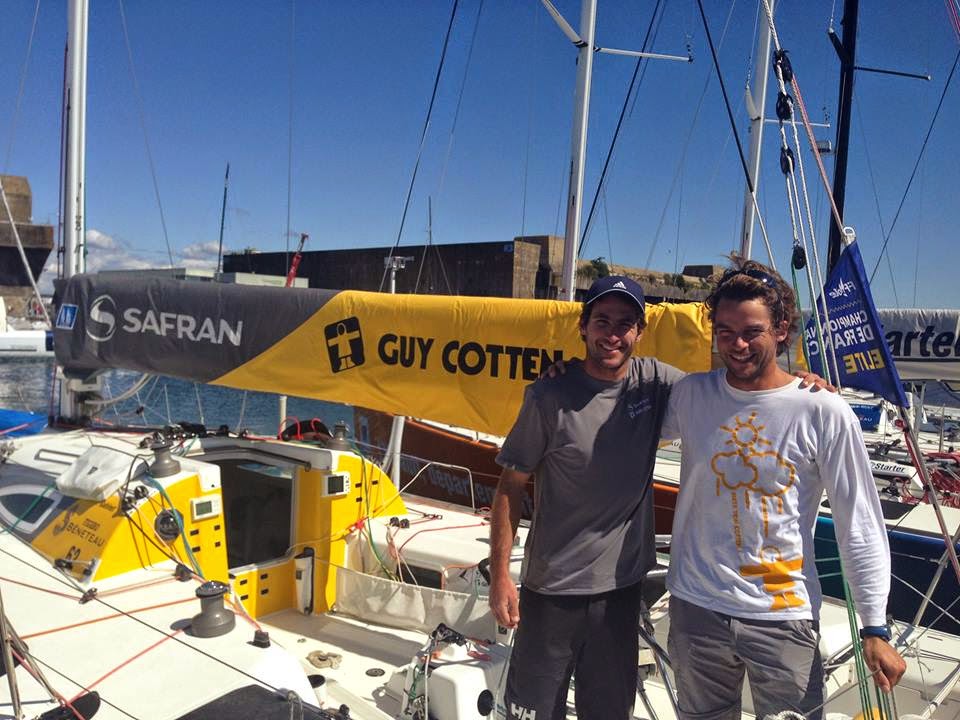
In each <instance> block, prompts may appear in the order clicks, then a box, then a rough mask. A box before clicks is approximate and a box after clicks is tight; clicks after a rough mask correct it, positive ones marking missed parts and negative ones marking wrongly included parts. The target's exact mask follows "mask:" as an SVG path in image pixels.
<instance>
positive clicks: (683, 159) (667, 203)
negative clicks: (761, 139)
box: [644, 0, 737, 268]
mask: <svg viewBox="0 0 960 720" xmlns="http://www.w3.org/2000/svg"><path fill="white" fill-rule="evenodd" d="M736 6H737V3H736V0H734V2H732V3H730V9H729V10H728V11H727V19H726V21H725V22H724V24H723V30H722V31H721V33H720V43H719V47H721V48H722V47H723V44H724V42H725V41H726V39H727V30H728V29H729V28H730V20H731V19H732V18H733V11H734V8H736ZM711 78H712V75H711V74H709V73H708V74H707V77H706V79H705V80H704V81H703V89H701V90H700V97H699V98H698V100H697V107H696V108H695V109H694V111H693V119H692V120H691V121H690V129H689V130H687V138H686V140H685V141H684V143H683V150H681V151H680V160H679V162H678V163H677V167H676V169H675V170H674V172H673V179H671V181H670V190H669V192H667V199H666V201H665V202H664V204H663V210H661V211H660V219H659V220H658V221H657V229H656V231H655V232H654V233H653V243H652V244H651V246H650V252H649V253H647V260H646V263H645V264H644V267H645V268H649V267H650V265H651V263H652V262H653V254H654V253H655V252H656V251H657V245H658V244H659V242H660V233H661V232H662V231H663V225H664V223H665V222H666V219H667V209H668V207H669V206H670V202H671V200H673V193H674V190H676V187H677V183H678V182H679V180H680V175H681V174H682V172H683V167H684V165H685V164H686V160H687V151H688V150H689V149H690V143H691V142H692V141H693V132H694V130H695V129H696V126H697V122H698V121H699V119H700V111H701V110H702V109H703V102H704V100H705V99H706V97H707V90H708V89H709V87H710V80H711ZM729 141H730V136H729V135H727V141H726V142H725V143H724V146H723V149H722V150H721V151H720V153H719V155H723V150H726V147H727V142H729ZM717 167H718V168H719V157H718V165H717ZM714 176H716V174H714ZM712 183H713V180H712V179H711V181H710V183H709V184H710V185H712ZM707 194H708V195H709V186H708V192H707Z"/></svg>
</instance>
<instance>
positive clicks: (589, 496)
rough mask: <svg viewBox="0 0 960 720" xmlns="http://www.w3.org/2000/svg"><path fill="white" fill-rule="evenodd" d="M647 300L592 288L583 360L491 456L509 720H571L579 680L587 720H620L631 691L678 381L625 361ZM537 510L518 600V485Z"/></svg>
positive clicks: (544, 393) (495, 590) (496, 608)
mask: <svg viewBox="0 0 960 720" xmlns="http://www.w3.org/2000/svg"><path fill="white" fill-rule="evenodd" d="M644 309H645V303H644V297H643V288H641V287H640V285H639V284H638V283H637V282H635V281H634V280H631V279H630V278H628V277H622V276H608V277H604V278H600V279H599V280H597V281H596V282H594V283H593V285H592V286H591V287H590V289H589V291H588V292H587V295H586V297H585V299H584V303H583V309H582V312H581V315H580V323H579V325H580V335H581V337H582V338H583V341H584V352H585V360H584V362H582V363H571V364H570V365H568V366H567V368H566V371H565V372H564V373H563V374H558V375H557V376H556V377H543V378H541V379H539V380H538V381H536V382H535V383H533V384H531V385H530V386H529V387H528V388H527V391H526V395H525V397H524V401H523V406H522V407H521V409H520V412H519V415H518V417H517V421H516V423H515V424H514V426H513V429H512V430H511V431H510V434H509V435H508V436H507V438H506V440H505V441H504V444H503V448H502V450H501V451H500V454H499V455H498V456H497V462H498V463H499V464H500V465H501V466H503V472H502V474H501V476H500V483H499V485H498V487H497V494H496V497H495V499H494V502H493V510H492V512H491V528H490V544H491V548H490V571H491V586H490V606H491V610H492V611H493V614H494V616H495V617H496V618H497V621H498V622H499V623H500V624H501V625H503V626H505V627H516V628H517V632H516V636H515V638H514V647H513V654H512V658H511V663H510V671H509V674H508V676H507V684H506V694H505V705H506V710H507V717H508V718H514V719H516V720H523V719H524V718H534V717H535V718H536V719H537V720H552V719H553V718H563V717H565V716H566V702H567V689H568V687H569V683H570V677H571V674H575V675H576V706H577V716H578V717H579V718H581V720H591V719H594V718H596V719H601V718H602V720H627V718H629V717H630V716H631V714H632V709H633V702H634V697H635V693H636V686H637V654H638V648H637V626H638V621H639V609H640V584H641V581H642V580H643V578H644V576H645V575H646V573H647V571H648V570H649V569H650V568H652V567H653V566H654V564H655V535H654V520H653V489H652V487H651V486H652V482H653V465H654V459H655V453H656V450H657V442H658V440H659V438H660V425H661V422H662V421H663V416H664V413H665V412H666V407H667V400H668V397H669V395H670V388H671V386H672V385H673V383H674V382H675V381H677V380H679V379H680V378H681V377H682V376H683V373H682V372H680V371H679V370H677V369H676V368H673V367H671V366H670V365H666V364H664V363H662V362H660V361H659V360H656V359H654V358H641V357H633V347H634V345H635V344H636V342H637V340H639V339H640V337H641V336H642V335H643V329H644V327H645V326H646V320H645V317H644ZM534 471H535V472H536V486H535V491H536V503H535V509H534V517H533V521H532V524H531V529H530V534H529V535H528V537H527V542H526V546H525V554H524V562H523V572H522V576H523V584H522V588H521V590H520V592H519V593H518V592H517V589H516V587H515V586H514V584H513V580H512V579H511V577H510V574H509V571H508V567H509V560H510V551H511V548H512V547H513V538H514V535H515V534H516V529H517V525H518V523H519V520H520V507H521V502H522V497H523V491H524V486H525V485H526V483H527V482H528V481H529V480H530V477H531V475H532V474H533V473H534Z"/></svg>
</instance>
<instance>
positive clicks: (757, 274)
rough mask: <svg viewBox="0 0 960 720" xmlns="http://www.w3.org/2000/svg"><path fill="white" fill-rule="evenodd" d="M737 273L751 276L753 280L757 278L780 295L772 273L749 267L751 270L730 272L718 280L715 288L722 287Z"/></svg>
mask: <svg viewBox="0 0 960 720" xmlns="http://www.w3.org/2000/svg"><path fill="white" fill-rule="evenodd" d="M738 275H746V276H747V277H748V278H753V279H754V280H757V281H758V282H761V283H763V284H764V285H766V286H767V287H769V288H772V289H773V290H774V292H776V293H777V296H778V297H779V296H780V288H779V287H778V286H777V280H776V278H774V277H773V275H770V274H768V273H765V272H763V270H752V269H751V270H737V271H736V272H732V273H730V274H729V275H727V276H726V277H724V278H723V279H722V280H720V282H719V284H718V285H717V289H719V288H721V287H723V286H724V285H726V284H727V283H728V282H730V281H731V280H733V278H735V277H737V276H738Z"/></svg>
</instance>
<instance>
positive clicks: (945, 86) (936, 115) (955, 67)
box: [870, 50, 960, 282]
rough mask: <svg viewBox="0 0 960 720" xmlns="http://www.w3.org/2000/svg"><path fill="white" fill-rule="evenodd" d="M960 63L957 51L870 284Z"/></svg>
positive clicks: (872, 273)
mask: <svg viewBox="0 0 960 720" xmlns="http://www.w3.org/2000/svg"><path fill="white" fill-rule="evenodd" d="M958 62H960V50H957V55H956V57H955V58H954V59H953V67H952V68H950V75H949V76H948V77H947V81H946V82H945V83H944V84H943V92H941V93H940V101H939V102H938V103H937V109H936V110H935V111H934V113H933V118H932V119H931V120H930V127H928V128H927V134H926V136H924V138H923V144H922V145H921V146H920V153H919V154H918V155H917V161H916V163H914V165H913V171H912V172H911V173H910V179H909V180H907V186H906V187H905V188H904V189H903V197H901V198H900V205H898V206H897V212H896V214H895V215H894V216H893V222H892V223H891V224H890V232H888V233H887V234H886V237H884V239H883V245H882V246H881V248H880V254H879V255H878V256H877V262H876V264H875V265H874V266H873V270H872V271H871V273H870V282H873V277H874V275H876V274H877V268H878V267H879V266H880V258H882V257H883V254H884V253H885V252H886V251H887V243H889V242H890V236H891V235H893V229H894V228H895V227H896V226H897V220H899V219H900V211H901V210H903V204H904V202H906V199H907V195H908V194H909V193H910V186H911V185H913V179H914V178H915V177H916V175H917V168H919V167H920V161H921V160H923V153H924V152H925V151H926V149H927V142H928V141H929V140H930V135H931V134H932V133H933V128H934V126H935V125H936V124H937V118H938V117H939V116H940V110H941V108H943V101H944V98H946V96H947V90H949V89H950V82H951V81H952V80H953V76H954V74H955V73H956V71H957V63H958Z"/></svg>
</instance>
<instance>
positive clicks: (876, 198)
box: [853, 97, 900, 309]
mask: <svg viewBox="0 0 960 720" xmlns="http://www.w3.org/2000/svg"><path fill="white" fill-rule="evenodd" d="M853 106H854V108H856V111H857V124H858V125H859V126H860V136H861V137H862V138H863V143H862V145H863V152H864V156H865V157H866V160H867V173H868V174H869V175H870V186H871V187H872V188H873V202H874V205H875V206H876V208H877V222H878V223H879V224H880V236H881V237H883V236H885V235H886V234H887V231H886V230H885V229H884V227H883V214H882V213H881V212H880V193H879V191H878V190H877V179H876V176H875V175H874V174H873V162H872V161H871V160H870V143H868V142H867V132H866V129H865V128H864V125H863V113H862V112H861V110H860V103H858V102H857V101H856V97H854V103H853ZM887 268H888V270H889V271H890V287H891V288H892V289H893V300H894V303H895V304H896V306H897V308H898V309H899V307H900V298H899V296H898V295H897V281H896V278H894V275H893V264H892V263H891V261H890V255H889V254H888V255H887Z"/></svg>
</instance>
